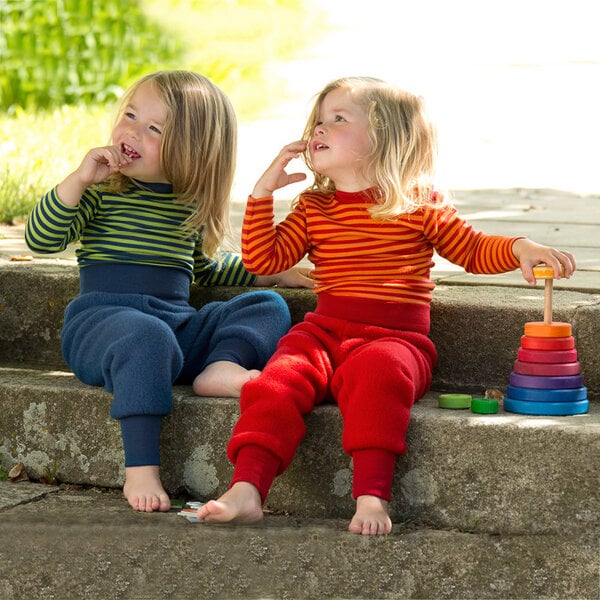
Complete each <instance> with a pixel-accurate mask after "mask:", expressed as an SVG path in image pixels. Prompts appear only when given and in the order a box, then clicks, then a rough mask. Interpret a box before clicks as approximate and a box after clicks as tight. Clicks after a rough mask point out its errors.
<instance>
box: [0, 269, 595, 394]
mask: <svg viewBox="0 0 600 600" xmlns="http://www.w3.org/2000/svg"><path fill="white" fill-rule="evenodd" d="M24 264H26V263H7V264H5V265H0V364H2V363H6V362H17V361H26V362H27V363H31V362H38V363H40V364H45V365H56V366H59V367H62V368H65V366H64V363H63V360H62V357H61V354H60V327H61V324H62V317H63V312H64V309H65V306H66V304H67V303H68V301H69V300H70V299H71V298H72V297H74V296H75V295H76V294H77V290H78V274H77V268H76V267H75V266H73V265H56V264H52V265H46V264H44V265H39V264H29V265H27V266H24ZM246 290H247V288H239V287H237V288H232V287H215V288H193V291H192V294H191V302H192V304H194V305H195V306H201V305H202V304H204V303H206V302H210V301H213V300H223V299H227V298H231V297H232V296H233V295H235V294H239V293H241V292H243V291H246ZM278 291H279V293H281V295H282V296H283V297H284V298H285V300H286V301H287V302H288V305H289V306H290V310H291V312H292V318H293V321H294V322H297V321H299V320H301V319H302V317H303V315H304V314H305V313H306V312H307V311H308V310H312V309H313V308H314V306H315V296H314V294H313V293H312V292H311V291H310V290H306V289H296V290H294V289H284V288H281V289H279V290H278ZM543 296H544V292H543V286H538V287H537V288H528V287H524V286H522V285H520V286H516V285H515V286H503V285H473V286H471V285H438V286H437V288H436V289H435V291H434V300H433V303H432V308H431V338H432V339H433V341H434V342H435V344H436V346H437V348H438V351H439V360H438V364H437V366H436V368H435V370H434V374H433V376H434V380H433V387H434V388H435V389H439V390H447V391H457V392H469V393H476V394H482V393H483V392H484V390H485V389H486V388H488V387H493V388H499V389H501V390H502V391H504V389H505V388H506V385H507V383H508V379H509V376H510V373H511V371H512V368H513V363H514V361H515V359H516V357H517V349H518V347H519V345H520V339H521V336H522V335H523V332H524V324H525V323H526V322H529V321H540V320H542V319H543ZM553 300H554V301H553V308H554V311H553V317H554V320H555V321H566V322H569V323H571V324H572V327H573V333H574V335H575V337H576V347H577V350H578V356H579V361H580V363H581V366H582V371H583V374H584V381H585V384H586V386H587V387H588V397H589V398H590V400H592V401H600V360H599V359H598V356H599V355H598V348H600V327H598V323H599V322H600V294H597V293H587V292H576V291H566V290H557V291H555V293H554V298H553Z"/></svg>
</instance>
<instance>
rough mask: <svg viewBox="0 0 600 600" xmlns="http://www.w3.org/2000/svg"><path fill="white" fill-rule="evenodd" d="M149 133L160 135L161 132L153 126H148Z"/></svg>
mask: <svg viewBox="0 0 600 600" xmlns="http://www.w3.org/2000/svg"><path fill="white" fill-rule="evenodd" d="M150 131H154V133H158V134H159V135H160V134H161V133H162V132H161V130H160V129H159V128H158V127H155V126H154V125H150Z"/></svg>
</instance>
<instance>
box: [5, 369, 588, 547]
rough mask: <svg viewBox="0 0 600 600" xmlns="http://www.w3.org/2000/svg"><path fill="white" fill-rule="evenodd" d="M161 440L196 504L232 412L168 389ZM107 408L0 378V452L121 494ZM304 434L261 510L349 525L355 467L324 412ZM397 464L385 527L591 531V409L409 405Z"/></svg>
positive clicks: (171, 470)
mask: <svg viewBox="0 0 600 600" xmlns="http://www.w3.org/2000/svg"><path fill="white" fill-rule="evenodd" d="M173 395H174V410H173V413H172V414H171V415H170V416H169V417H167V418H165V420H164V427H163V435H162V439H161V445H162V447H161V457H162V466H161V469H162V478H163V481H164V483H165V486H166V487H167V489H168V490H169V491H170V492H171V493H173V494H177V493H181V492H183V493H185V494H187V495H189V496H191V497H193V498H195V499H200V500H205V499H208V498H211V497H215V496H216V495H220V494H221V493H223V492H224V491H225V490H226V489H227V486H228V483H229V480H230V476H231V465H230V464H229V462H228V461H227V458H226V454H225V447H226V443H227V441H228V439H229V435H230V433H231V429H232V427H233V424H234V423H235V420H236V419H237V416H238V402H237V400H235V399H223V398H199V397H197V396H195V395H194V394H193V393H192V391H191V389H190V388H189V387H187V386H177V387H175V388H174V392H173ZM110 403H111V396H110V395H109V394H108V393H105V392H103V391H102V390H100V389H98V388H94V387H89V386H86V385H84V384H82V383H80V382H79V381H78V380H77V379H76V378H75V377H74V376H73V375H71V374H70V373H68V372H66V371H57V370H52V371H51V370H45V369H39V368H26V367H24V366H15V367H10V366H7V365H4V366H1V367H0V413H1V414H2V420H1V421H0V453H1V454H2V462H3V464H4V466H5V468H8V467H10V466H11V465H12V464H14V463H15V462H19V461H21V462H23V463H24V464H25V465H26V467H27V469H28V472H29V475H30V477H31V478H33V479H37V478H39V477H40V476H41V475H42V474H43V472H44V469H45V468H48V467H52V465H54V464H55V463H56V464H58V473H57V476H58V479H59V480H60V481H63V482H68V483H75V484H91V485H95V486H105V487H119V486H121V485H122V483H123V474H124V473H123V451H122V444H121V437H120V428H119V426H118V423H117V422H115V421H113V420H111V419H110V417H109V407H110ZM306 422H307V429H308V434H307V436H306V438H305V439H304V441H303V442H302V444H301V446H300V448H299V451H298V453H297V455H296V457H295V459H294V461H293V463H292V465H291V466H290V468H289V469H288V470H287V471H286V473H285V474H284V475H283V476H281V477H280V478H278V479H277V480H276V482H275V485H274V486H273V488H272V491H271V493H270V495H269V497H268V501H267V506H268V508H269V509H271V510H274V511H277V512H283V513H289V514H291V515H293V516H295V517H299V518H308V517H313V518H314V517H318V518H344V519H349V518H350V517H351V516H352V514H353V511H354V502H353V500H352V498H351V475H352V464H351V460H350V459H349V457H348V456H346V455H345V454H344V453H343V451H342V450H341V443H340V438H341V426H342V423H341V419H340V415H339V411H338V409H337V407H336V406H335V405H323V406H321V407H319V408H317V410H315V411H314V412H313V413H312V414H310V415H309V416H308V417H307V418H306ZM408 448H409V451H408V454H407V455H406V456H404V457H402V458H401V459H399V462H398V466H397V470H396V475H395V482H394V488H393V498H394V499H393V503H392V518H393V520H395V521H397V522H401V521H405V520H419V521H421V520H425V521H427V522H429V523H431V524H433V526H435V527H443V528H456V529H459V530H462V531H471V530H473V529H476V530H477V531H479V532H486V533H503V534H509V535H525V534H526V535H530V534H541V533H543V534H558V533H561V534H567V533H569V534H570V533H574V534H575V533H582V532H585V531H589V530H590V529H595V530H598V529H599V528H600V472H599V470H598V465H599V464H600V406H599V405H598V404H597V403H593V404H592V408H591V410H590V412H589V414H586V415H579V416H571V417H553V418H550V417H528V416H524V415H515V414H511V413H507V412H504V411H500V412H499V413H498V414H495V415H475V414H472V413H471V412H470V411H463V410H447V409H446V410H444V409H441V408H439V407H438V402H437V393H436V392H431V393H429V394H428V395H427V396H426V397H425V398H423V399H422V400H421V401H419V402H418V403H417V404H416V405H415V407H414V409H413V413H412V418H411V423H410V427H409V432H408Z"/></svg>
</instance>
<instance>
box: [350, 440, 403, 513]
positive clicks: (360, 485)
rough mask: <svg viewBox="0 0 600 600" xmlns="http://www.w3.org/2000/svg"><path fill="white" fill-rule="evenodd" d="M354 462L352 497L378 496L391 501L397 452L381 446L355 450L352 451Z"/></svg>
mask: <svg viewBox="0 0 600 600" xmlns="http://www.w3.org/2000/svg"><path fill="white" fill-rule="evenodd" d="M352 462H353V465H354V478H353V482H352V497H353V498H354V499H356V498H358V497H359V496H366V495H368V496H377V497H378V498H382V499H383V500H386V501H388V502H389V501H390V500H391V498H392V482H393V480H394V470H395V468H396V454H395V453H394V452H390V451H389V450H382V449H379V448H369V449H366V450H355V451H354V452H352Z"/></svg>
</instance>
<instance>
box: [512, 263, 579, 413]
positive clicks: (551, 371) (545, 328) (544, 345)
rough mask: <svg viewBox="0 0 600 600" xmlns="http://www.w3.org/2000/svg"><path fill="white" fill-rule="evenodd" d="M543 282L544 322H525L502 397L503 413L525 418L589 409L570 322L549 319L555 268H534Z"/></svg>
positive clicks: (537, 276)
mask: <svg viewBox="0 0 600 600" xmlns="http://www.w3.org/2000/svg"><path fill="white" fill-rule="evenodd" d="M533 274H534V276H535V278H536V279H544V280H545V285H544V321H543V322H539V321H534V322H530V323H525V327H524V330H525V331H524V333H525V335H523V336H522V337H521V346H520V347H519V349H518V351H517V360H516V361H515V363H514V370H513V372H512V373H511V375H510V381H509V385H508V388H507V391H506V396H505V397H504V410H506V411H508V412H513V413H521V414H526V415H553V416H567V415H578V414H583V413H586V412H587V411H588V410H589V400H588V398H587V388H586V387H585V386H584V384H583V375H582V374H581V365H580V364H579V362H578V360H577V350H576V349H575V340H574V338H573V336H572V335H571V324H570V323H559V322H556V321H553V320H552V280H553V279H554V269H553V268H552V267H549V266H547V265H537V266H535V267H534V268H533Z"/></svg>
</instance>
